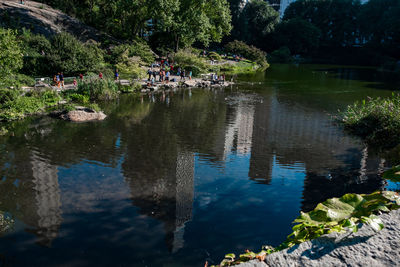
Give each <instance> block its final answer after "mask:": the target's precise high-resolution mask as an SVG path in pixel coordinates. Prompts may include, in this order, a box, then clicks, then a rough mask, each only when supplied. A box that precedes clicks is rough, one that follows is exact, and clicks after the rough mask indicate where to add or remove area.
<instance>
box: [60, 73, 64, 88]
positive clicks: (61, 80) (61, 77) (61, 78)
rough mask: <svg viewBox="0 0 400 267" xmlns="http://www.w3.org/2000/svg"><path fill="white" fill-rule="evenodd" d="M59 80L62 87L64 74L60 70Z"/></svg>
mask: <svg viewBox="0 0 400 267" xmlns="http://www.w3.org/2000/svg"><path fill="white" fill-rule="evenodd" d="M60 82H61V87H62V88H64V74H63V73H62V72H61V73H60Z"/></svg>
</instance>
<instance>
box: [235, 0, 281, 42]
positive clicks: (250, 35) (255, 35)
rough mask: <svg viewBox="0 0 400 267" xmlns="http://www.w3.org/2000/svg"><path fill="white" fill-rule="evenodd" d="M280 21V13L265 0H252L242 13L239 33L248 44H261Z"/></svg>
mask: <svg viewBox="0 0 400 267" xmlns="http://www.w3.org/2000/svg"><path fill="white" fill-rule="evenodd" d="M278 22H279V13H278V12H277V11H275V9H273V8H272V7H271V6H270V4H268V3H267V2H266V1H263V0H252V1H250V2H248V3H247V4H246V6H245V7H244V9H243V11H242V13H241V14H240V25H241V26H240V29H239V32H240V33H239V34H240V36H241V39H242V40H244V41H245V42H246V43H248V44H253V45H257V46H259V45H260V44H263V43H264V41H265V38H266V36H267V35H269V34H270V33H272V32H273V31H274V29H275V26H276V25H277V24H278Z"/></svg>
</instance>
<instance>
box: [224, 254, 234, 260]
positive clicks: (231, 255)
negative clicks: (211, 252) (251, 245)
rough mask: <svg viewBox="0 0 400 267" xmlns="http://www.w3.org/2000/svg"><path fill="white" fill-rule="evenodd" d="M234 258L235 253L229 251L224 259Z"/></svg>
mask: <svg viewBox="0 0 400 267" xmlns="http://www.w3.org/2000/svg"><path fill="white" fill-rule="evenodd" d="M235 258H236V255H235V254H233V253H229V254H226V255H225V259H230V260H232V261H233V260H235Z"/></svg>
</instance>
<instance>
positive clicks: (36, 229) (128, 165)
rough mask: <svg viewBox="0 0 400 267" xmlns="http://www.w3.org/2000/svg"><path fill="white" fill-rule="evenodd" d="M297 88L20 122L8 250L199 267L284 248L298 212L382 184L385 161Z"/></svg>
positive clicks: (6, 183)
mask: <svg viewBox="0 0 400 267" xmlns="http://www.w3.org/2000/svg"><path fill="white" fill-rule="evenodd" d="M303 71H304V70H303ZM309 75H311V76H312V75H314V74H309ZM318 75H322V76H324V75H323V74H318ZM307 77H308V78H307V79H309V77H310V76H307ZM296 78H298V79H300V78H301V75H299V76H298V77H297V76H296ZM276 79H277V80H279V76H278V77H276ZM325 79H327V77H321V79H320V80H318V81H319V82H321V81H323V80H325ZM303 82H304V81H303ZM338 83H339V84H343V82H338ZM347 85H349V87H352V86H351V82H348V84H347ZM285 86H288V87H286V88H284V87H285ZM291 86H293V83H292V84H289V83H288V84H287V85H283V83H277V84H271V83H270V81H267V82H265V83H261V82H257V83H255V85H254V86H253V87H251V90H249V88H248V87H246V86H242V87H241V88H239V89H234V88H232V89H228V90H226V91H225V90H220V89H212V90H202V89H201V90H184V91H176V92H173V91H170V92H164V93H161V94H148V95H145V96H143V97H141V98H140V99H134V98H132V97H131V96H123V97H122V98H121V99H120V100H119V101H116V102H115V103H108V104H107V105H106V106H105V107H104V108H105V110H106V113H107V114H110V115H109V117H108V119H107V120H106V121H104V122H100V123H87V124H71V123H66V122H62V121H56V120H52V119H49V118H32V119H28V120H25V121H21V122H18V123H16V126H15V129H16V130H15V134H14V135H15V136H11V137H7V138H2V139H0V150H1V155H2V156H1V158H0V163H1V169H0V210H2V211H6V212H9V213H10V214H12V215H13V216H14V217H15V218H16V219H17V221H18V224H17V225H19V226H17V227H16V229H15V231H14V232H13V233H10V234H8V235H7V236H6V238H1V239H0V251H4V252H5V253H6V255H8V256H10V257H14V258H16V259H17V260H16V264H15V265H20V266H23V265H27V263H29V265H33V266H43V265H60V264H63V263H65V262H67V263H69V264H70V265H79V264H81V265H82V264H83V263H84V264H86V265H90V264H91V265H93V264H96V265H102V266H105V265H112V264H124V263H132V262H135V263H138V264H139V265H148V266H161V265H165V264H171V265H173V264H175V265H180V266H193V265H196V264H197V263H199V262H204V260H205V259H210V258H211V260H212V259H216V260H218V259H220V257H221V255H223V254H224V253H226V252H227V251H232V250H236V251H235V252H240V250H243V249H245V248H253V249H258V248H259V245H260V244H266V243H270V244H272V245H277V244H278V243H279V242H280V241H282V239H283V238H284V237H285V236H286V235H287V234H288V232H289V231H290V227H291V225H290V222H291V221H292V220H293V218H294V217H295V216H297V215H298V213H299V211H300V210H305V211H306V210H310V209H312V208H314V206H315V205H316V204H317V203H318V202H320V201H323V200H325V199H326V198H328V197H333V196H339V195H343V194H345V193H348V192H357V193H368V192H371V191H374V190H376V189H379V188H381V187H382V186H384V184H383V182H382V181H381V179H380V177H379V172H380V171H381V170H383V168H384V167H385V164H386V163H385V161H384V160H382V159H381V158H380V157H378V156H377V155H376V154H375V153H374V151H372V150H370V149H369V148H368V147H365V145H364V144H362V143H361V142H360V140H358V139H355V138H353V137H350V136H348V135H346V134H345V133H344V132H343V130H342V129H340V128H339V127H338V126H337V125H335V124H334V123H332V121H331V120H330V115H329V114H327V113H326V110H325V109H323V108H322V109H321V108H320V107H321V106H324V105H325V104H324V103H317V104H316V103H315V102H316V100H315V98H311V97H309V96H310V94H311V95H312V92H307V93H308V95H301V96H299V98H300V100H299V101H297V98H296V97H294V95H293V93H292V91H291V90H293V88H292V87H291ZM239 87H240V86H239ZM261 89H262V91H261V92H260V90H261ZM300 91H301V93H303V92H304V91H303V90H302V89H300ZM288 92H289V93H288ZM314 93H315V94H316V95H319V94H320V93H321V91H318V89H316V88H314ZM317 99H318V100H320V99H321V98H317ZM326 101H327V102H329V103H331V102H333V103H334V104H335V103H336V102H335V101H336V99H335V97H334V96H332V95H330V96H329V98H327V100H326ZM337 101H338V102H341V103H342V98H341V97H340V100H337ZM349 101H351V100H349ZM260 225H262V227H260ZM253 230H254V231H253ZM32 236H33V237H34V241H35V242H36V243H39V244H40V245H42V246H40V248H42V247H44V248H46V249H38V248H37V245H34V244H31V243H32V242H31V241H32ZM252 246H255V247H252ZM63 251H67V252H68V255H66V254H63ZM82 251H83V252H82ZM110 254H111V255H112V256H113V257H107V255H110ZM60 255H64V256H60ZM67 258H68V259H67ZM28 261H29V262H28ZM214 263H216V262H214Z"/></svg>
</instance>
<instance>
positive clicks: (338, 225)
mask: <svg viewBox="0 0 400 267" xmlns="http://www.w3.org/2000/svg"><path fill="white" fill-rule="evenodd" d="M386 173H387V176H390V177H392V172H391V171H388V172H386ZM399 208H400V195H399V194H398V193H397V192H393V191H377V192H374V193H372V194H346V195H344V196H342V197H340V198H331V199H328V200H326V201H325V202H322V203H319V204H318V205H317V207H316V208H315V209H314V210H312V211H310V212H307V213H305V212H301V214H300V216H299V217H297V219H295V220H294V221H293V223H295V226H293V228H292V230H293V232H292V233H291V234H290V235H289V236H288V237H287V239H286V240H285V241H284V242H283V243H282V244H281V245H279V246H278V247H276V248H274V247H271V246H265V245H264V246H262V249H261V251H260V252H258V253H255V252H252V251H249V250H246V251H245V253H243V254H240V255H239V256H238V257H236V255H235V254H233V253H230V254H226V255H225V258H224V259H223V260H222V261H221V263H220V264H219V265H213V266H215V267H216V266H218V267H223V266H234V265H237V264H240V263H243V262H247V261H250V260H255V259H257V260H259V261H264V260H265V258H266V257H267V256H268V255H270V254H272V253H276V252H279V251H282V250H284V249H287V248H291V247H293V246H295V245H298V244H300V243H303V242H306V241H309V240H313V239H316V238H318V237H320V236H323V235H326V234H330V233H334V232H337V233H342V234H343V233H346V232H354V233H355V232H357V231H358V229H359V228H361V227H362V225H363V224H366V225H370V226H371V227H372V228H373V229H374V230H375V231H380V230H382V229H383V228H384V224H383V222H382V221H381V219H380V218H379V217H378V215H380V214H382V213H388V212H390V211H393V210H398V209H399ZM206 266H208V263H206Z"/></svg>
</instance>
